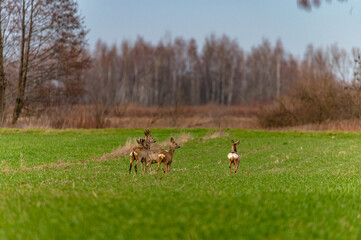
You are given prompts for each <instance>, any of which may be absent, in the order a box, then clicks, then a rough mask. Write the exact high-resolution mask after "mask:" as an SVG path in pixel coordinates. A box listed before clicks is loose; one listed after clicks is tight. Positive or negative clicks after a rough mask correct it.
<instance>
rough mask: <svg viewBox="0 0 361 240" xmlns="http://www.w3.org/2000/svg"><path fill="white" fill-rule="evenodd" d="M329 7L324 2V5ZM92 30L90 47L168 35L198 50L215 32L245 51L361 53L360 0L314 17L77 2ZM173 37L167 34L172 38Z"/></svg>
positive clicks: (268, 6)
mask: <svg viewBox="0 0 361 240" xmlns="http://www.w3.org/2000/svg"><path fill="white" fill-rule="evenodd" d="M323 2H325V1H323ZM78 3H79V9H80V11H81V13H82V15H83V16H85V23H86V25H87V27H88V28H89V29H90V33H89V35H88V39H89V44H90V46H91V48H93V47H94V45H95V43H96V41H97V40H98V39H102V40H103V41H105V42H107V43H109V44H112V43H116V44H120V43H121V41H122V40H123V39H127V40H131V41H134V40H136V38H137V36H142V37H143V38H144V39H145V40H147V41H151V42H152V43H157V42H158V41H159V40H161V39H162V38H164V37H165V36H166V35H168V36H169V33H170V36H171V37H173V38H174V37H176V36H182V37H184V38H185V39H190V38H192V37H193V38H195V39H196V40H197V43H198V45H199V47H201V46H202V43H203V41H204V39H205V38H206V36H208V35H210V34H211V33H214V34H216V35H217V36H221V35H222V34H226V35H228V36H229V37H231V38H232V39H236V40H237V41H238V43H239V45H240V46H241V47H242V48H243V49H244V50H246V51H249V50H250V49H251V47H252V46H256V45H258V44H259V43H260V42H261V41H262V38H268V39H269V40H271V42H272V43H273V44H274V43H275V41H276V40H277V39H278V38H280V39H281V40H282V42H283V45H284V47H285V49H286V50H287V51H289V52H291V53H293V54H295V55H296V56H299V57H301V56H303V53H304V51H305V48H306V46H307V45H308V44H309V43H312V44H314V45H315V46H317V47H318V46H324V47H326V46H329V45H331V44H333V43H337V44H338V45H339V46H340V47H343V48H345V49H346V50H348V51H351V48H352V47H360V48H361V1H360V0H348V1H347V2H346V3H339V2H337V1H336V0H333V2H332V3H331V4H329V3H323V4H322V5H321V7H320V8H316V9H314V10H312V11H311V12H307V11H305V10H302V9H299V8H298V7H297V3H296V0H223V1H221V0H207V1H205V0H78ZM167 33H168V34H167Z"/></svg>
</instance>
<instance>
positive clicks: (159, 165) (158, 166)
mask: <svg viewBox="0 0 361 240" xmlns="http://www.w3.org/2000/svg"><path fill="white" fill-rule="evenodd" d="M160 163H161V161H158V168H157V173H158V171H159V167H160Z"/></svg>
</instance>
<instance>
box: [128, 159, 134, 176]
mask: <svg viewBox="0 0 361 240" xmlns="http://www.w3.org/2000/svg"><path fill="white" fill-rule="evenodd" d="M133 161H134V158H133V157H130V165H129V174H130V172H131V171H132V165H133Z"/></svg>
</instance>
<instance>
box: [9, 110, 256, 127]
mask: <svg viewBox="0 0 361 240" xmlns="http://www.w3.org/2000/svg"><path fill="white" fill-rule="evenodd" d="M175 111H177V113H175ZM258 111H259V107H258V106H253V107H242V106H233V107H231V106H217V105H207V106H182V107H178V108H177V110H175V108H174V107H142V106H137V105H127V106H116V107H99V106H94V105H76V106H62V107H60V106H58V107H52V108H49V109H47V110H45V111H43V112H41V113H39V114H37V112H34V111H24V114H23V117H21V118H20V119H19V121H18V123H17V124H16V125H5V126H8V127H20V128H31V127H36V128H58V129H65V128H144V127H152V128H156V127H183V128H258V123H257V119H256V115H257V113H258ZM175 114H176V115H177V117H176V120H177V121H174V118H175V117H174V115H175Z"/></svg>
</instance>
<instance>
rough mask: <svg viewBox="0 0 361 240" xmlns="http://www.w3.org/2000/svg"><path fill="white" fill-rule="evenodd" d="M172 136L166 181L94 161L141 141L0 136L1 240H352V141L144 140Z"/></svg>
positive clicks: (271, 135) (93, 133) (357, 182)
mask: <svg viewBox="0 0 361 240" xmlns="http://www.w3.org/2000/svg"><path fill="white" fill-rule="evenodd" d="M180 133H190V134H191V135H192V137H193V139H192V140H191V141H189V142H187V143H185V144H183V145H182V147H181V148H180V149H178V150H177V151H176V152H175V157H174V158H175V160H174V163H173V165H172V172H171V173H170V174H169V175H163V173H159V174H158V175H156V174H152V175H149V174H148V175H142V174H138V175H135V174H134V173H133V172H132V174H131V175H129V174H128V167H129V157H128V156H124V157H117V158H113V159H108V160H107V161H101V160H100V158H101V156H103V155H104V154H107V153H111V152H112V151H114V150H116V149H117V148H118V147H119V145H122V144H124V143H125V142H126V140H127V139H128V138H134V137H142V136H143V130H142V129H135V130H115V129H109V130H65V131H58V130H12V129H5V130H0V172H1V173H0V239H360V238H361V228H360V226H361V134H359V133H338V132H323V133H311V132H310V133H304V132H266V131H245V130H226V133H227V134H228V135H229V136H227V137H220V138H213V139H203V138H202V137H204V136H205V135H207V134H209V130H207V129H195V130H184V129H183V130H181V129H152V135H153V137H154V138H155V139H156V140H157V141H158V142H162V141H167V140H168V139H169V137H170V136H176V135H177V134H178V135H179V134H180ZM231 139H234V140H238V139H239V140H241V143H240V146H239V148H238V152H240V153H241V154H246V156H245V157H243V158H242V160H241V163H240V168H239V172H238V174H237V175H234V174H232V175H229V173H228V160H227V157H226V156H227V154H228V152H229V151H230V148H231V145H230V140H231ZM153 167H155V165H154V166H153Z"/></svg>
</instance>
